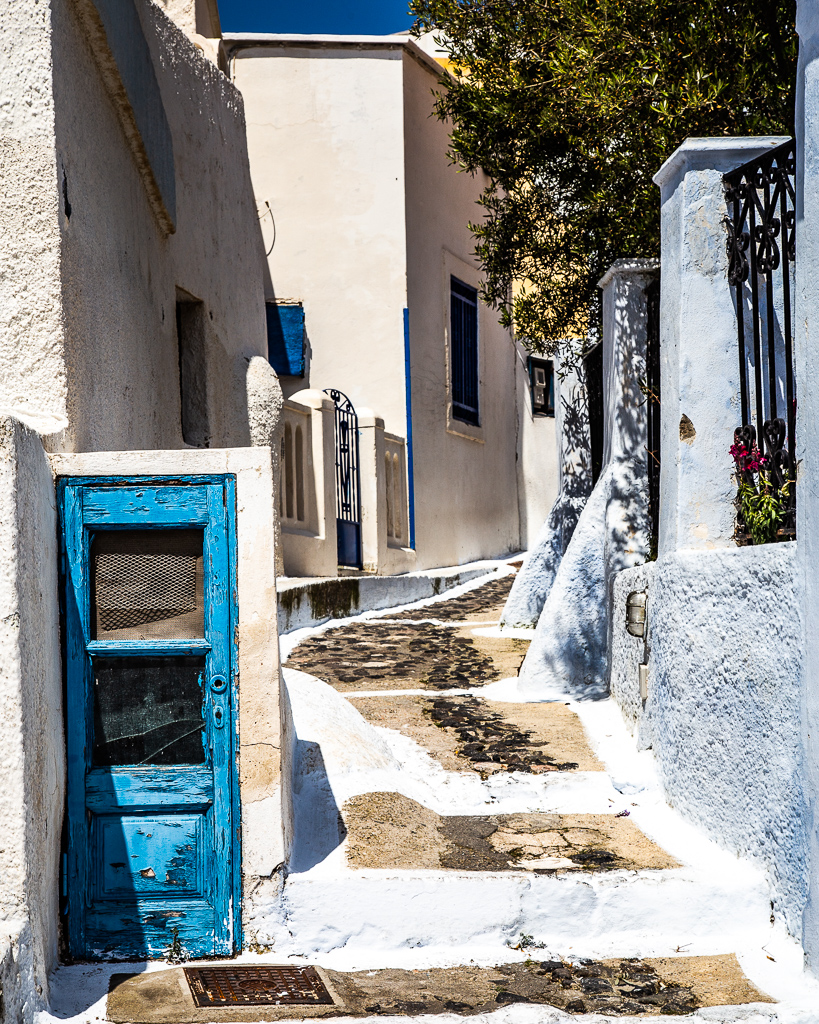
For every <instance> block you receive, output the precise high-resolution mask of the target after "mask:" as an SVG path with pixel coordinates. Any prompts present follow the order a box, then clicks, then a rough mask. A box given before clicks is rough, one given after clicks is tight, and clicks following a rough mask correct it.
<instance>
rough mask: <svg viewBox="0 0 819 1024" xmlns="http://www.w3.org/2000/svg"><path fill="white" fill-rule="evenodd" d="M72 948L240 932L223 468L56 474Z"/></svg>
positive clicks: (215, 947)
mask: <svg viewBox="0 0 819 1024" xmlns="http://www.w3.org/2000/svg"><path fill="white" fill-rule="evenodd" d="M60 496H61V512H62V517H63V529H64V573H65V625H66V637H65V645H66V676H67V750H68V800H67V804H68V850H67V854H68V857H67V859H68V875H67V889H68V915H69V916H68V921H69V928H68V930H69V945H70V949H71V952H72V954H73V955H74V956H76V957H84V958H91V959H94V958H106V957H135V956H136V957H157V956H163V955H166V954H167V952H168V951H169V949H170V947H171V946H172V945H174V943H175V942H176V941H177V940H178V942H179V943H181V945H182V946H183V947H185V949H186V950H187V951H188V952H189V953H190V954H191V955H195V956H212V955H226V954H230V953H232V952H233V951H234V949H235V948H236V946H237V943H238V928H237V927H236V924H237V921H236V918H237V914H238V908H239V904H240V900H239V894H238V892H235V891H234V884H235V883H234V879H235V878H237V877H238V870H237V867H238V865H237V864H236V860H237V858H238V851H237V849H236V841H235V839H236V836H237V835H238V808H237V806H236V803H237V802H236V799H235V793H236V784H235V783H236V780H235V776H234V771H233V766H234V762H235V748H234V729H233V709H234V705H235V698H234V689H235V687H234V670H235V659H234V657H233V653H232V638H233V631H234V621H235V602H233V600H232V594H233V586H232V574H233V571H234V570H233V564H234V560H233V557H232V545H233V542H234V526H233V522H234V520H233V513H232V510H233V508H234V490H233V481H232V479H231V478H229V477H226V478H208V479H207V480H206V481H204V482H203V481H201V480H199V481H197V482H195V483H193V482H192V483H191V484H188V485H186V484H184V483H180V482H179V481H178V480H175V481H174V482H173V483H170V482H169V483H163V482H161V481H152V482H147V481H146V482H144V483H143V482H139V483H133V482H121V481H112V482H111V483H110V484H108V483H106V484H104V485H100V483H99V481H93V482H91V481H87V480H66V481H62V482H61V485H60Z"/></svg>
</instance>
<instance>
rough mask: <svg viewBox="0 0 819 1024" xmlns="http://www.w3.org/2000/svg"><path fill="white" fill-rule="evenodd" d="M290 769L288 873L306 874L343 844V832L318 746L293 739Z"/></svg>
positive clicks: (311, 742)
mask: <svg viewBox="0 0 819 1024" xmlns="http://www.w3.org/2000/svg"><path fill="white" fill-rule="evenodd" d="M293 767H294V774H293V804H294V828H293V847H292V850H291V854H290V864H289V869H290V871H291V872H299V871H309V870H310V868H312V867H315V866H316V864H320V863H321V861H323V860H324V859H325V858H326V857H328V856H329V855H330V854H331V853H332V852H333V850H335V849H336V848H337V847H339V846H340V845H341V844H342V843H343V842H344V839H345V838H346V836H347V829H346V828H345V826H344V819H343V818H342V816H341V810H340V808H339V806H338V804H337V803H336V799H335V797H334V796H333V790H332V788H331V786H330V780H329V779H328V777H327V768H326V766H325V764H324V756H323V755H322V752H321V746H320V744H318V743H315V742H313V741H312V740H300V739H298V738H297V739H296V742H295V749H294V752H293Z"/></svg>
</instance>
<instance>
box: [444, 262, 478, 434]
mask: <svg viewBox="0 0 819 1024" xmlns="http://www.w3.org/2000/svg"><path fill="white" fill-rule="evenodd" d="M449 323H450V360H451V366H452V416H453V418H454V419H456V420H463V421H464V422H465V423H474V424H475V426H478V425H479V424H480V416H479V410H478V292H477V290H476V289H475V288H471V287H470V286H469V285H468V284H464V283H463V281H459V280H458V278H457V277H451V278H450V317H449Z"/></svg>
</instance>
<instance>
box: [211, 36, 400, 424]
mask: <svg viewBox="0 0 819 1024" xmlns="http://www.w3.org/2000/svg"><path fill="white" fill-rule="evenodd" d="M243 38H244V39H245V40H246V41H248V42H250V41H252V40H253V39H254V38H255V37H252V36H249V37H243ZM226 45H227V48H228V53H230V54H232V55H233V56H232V60H231V72H232V76H233V80H234V82H235V83H236V85H237V86H238V88H239V89H240V90H241V92H242V95H243V97H244V102H245V107H246V110H247V124H248V130H247V135H248V150H249V153H250V164H251V172H252V178H253V188H254V190H255V196H256V200H257V202H258V203H259V204H260V209H261V210H265V211H266V207H265V206H264V204H265V203H269V205H270V210H271V212H272V220H271V216H270V215H269V214H266V215H265V217H264V219H263V221H262V225H263V229H264V237H265V247H266V248H269V247H270V246H271V245H272V246H273V247H272V249H271V251H270V255H269V257H268V260H267V284H266V292H267V298H268V300H272V299H278V300H287V299H293V300H298V301H301V302H303V303H304V311H305V327H306V334H307V347H308V355H307V359H308V366H307V373H306V376H305V378H304V379H300V378H285V380H284V390H285V394H286V395H288V396H289V395H290V394H293V393H295V392H296V391H300V390H302V389H303V388H306V387H311V388H316V389H319V390H323V389H324V388H330V387H335V388H338V389H339V390H341V391H343V392H344V393H345V394H346V395H348V396H349V398H350V399H351V400H352V402H353V404H354V405H355V406H357V407H358V406H368V407H372V408H375V409H376V410H377V412H378V413H379V415H381V416H383V417H384V422H385V426H386V428H387V429H388V430H390V431H393V432H395V433H400V434H402V435H405V434H406V408H405V399H404V327H403V310H404V307H405V306H406V288H407V285H406V266H405V260H406V236H405V224H404V157H403V115H402V90H403V85H402V61H401V53H402V48H401V45H400V43H395V44H394V45H392V46H378V47H372V48H370V49H366V48H358V49H347V48H343V47H341V46H337V47H335V48H334V47H332V46H330V45H327V46H322V47H319V46H310V45H304V46H296V45H292V46H282V45H276V44H274V43H272V42H271V43H266V42H264V37H259V42H258V43H257V44H256V45H245V44H243V45H241V46H239V45H238V42H237V40H236V38H235V37H232V36H228V37H227V43H226ZM274 222H275V227H274V226H273V223H274ZM274 238H275V244H273V243H274Z"/></svg>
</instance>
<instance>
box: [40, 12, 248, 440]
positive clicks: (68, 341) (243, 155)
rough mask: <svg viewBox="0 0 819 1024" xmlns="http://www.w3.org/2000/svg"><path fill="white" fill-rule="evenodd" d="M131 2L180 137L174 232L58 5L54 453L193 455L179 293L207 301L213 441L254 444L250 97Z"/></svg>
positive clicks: (86, 48) (78, 34) (86, 50)
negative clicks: (183, 390)
mask: <svg viewBox="0 0 819 1024" xmlns="http://www.w3.org/2000/svg"><path fill="white" fill-rule="evenodd" d="M136 3H137V8H138V12H139V15H140V18H141V24H142V28H143V31H144V34H145V37H146V39H147V41H148V45H149V48H150V51H151V54H152V57H153V64H154V70H155V73H156V77H157V80H158V83H159V88H160V92H161V96H162V101H163V104H164V107H165V112H166V115H167V119H168V122H169V124H170V128H171V134H172V137H173V149H174V162H175V166H176V210H177V217H176V232H175V233H174V234H172V235H165V233H164V232H163V231H162V229H161V226H160V224H159V223H158V221H157V219H156V217H155V216H154V214H153V211H152V209H151V206H150V203H149V200H148V193H147V191H146V188H145V184H144V182H143V180H142V176H141V174H140V171H139V169H138V167H137V165H136V162H135V161H134V158H133V155H132V152H131V150H130V148H129V146H128V144H127V142H126V139H125V135H124V132H123V128H122V125H121V123H120V120H119V118H118V116H117V112H116V108H115V106H114V104H113V103H112V100H111V93H110V83H107V82H106V80H105V78H104V75H103V73H102V72H101V71H100V66H99V62H98V60H97V59H96V58H95V54H94V52H93V49H92V45H91V43H90V42H89V41H88V39H87V38H86V37H85V36H84V33H83V30H82V24H81V22H80V20H79V18H78V16H77V11H76V9H75V7H74V0H55V2H54V4H53V5H52V10H53V14H52V17H53V37H52V47H53V48H52V52H51V58H52V60H53V75H54V81H53V90H54V116H55V120H56V168H55V169H54V176H55V188H56V187H57V186H59V193H60V205H59V213H58V223H59V231H60V243H61V254H60V279H61V292H62V302H63V307H64V319H65V347H66V365H65V374H66V379H67V386H68V418H69V425H68V428H67V430H66V432H65V435H64V436H63V438H62V440H61V441H60V442H59V446H60V447H62V449H63V450H86V451H88V450H117V449H128V448H172V447H182V446H183V440H182V436H181V426H180V416H181V410H180V393H179V365H178V351H177V340H176V322H175V303H176V298H177V289H181V290H182V291H183V293H184V295H185V297H188V298H190V297H192V298H195V299H199V300H201V301H202V302H203V303H204V309H205V316H204V323H205V359H204V362H205V367H204V369H205V372H206V376H207V412H208V420H209V435H210V445H211V446H220V445H241V444H249V443H250V429H251V428H250V423H249V419H248V411H247V408H248V381H247V377H248V367H249V362H250V359H251V358H252V357H253V356H266V351H267V346H266V328H265V319H264V305H263V291H262V286H263V276H264V261H263V251H262V248H261V246H262V243H261V237H260V232H259V228H258V222H257V217H256V212H255V207H254V201H253V194H252V189H251V185H250V175H249V165H248V160H247V149H246V142H245V125H244V111H243V105H242V99H241V96H240V95H239V93H238V91H237V90H236V89H235V87H234V86H233V85H231V83H230V82H229V81H228V80H227V79H226V78H225V77H224V75H222V74H221V73H220V72H219V71H218V70H217V69H216V68H215V67H214V65H213V64H212V63H211V62H210V61H208V60H206V59H205V58H204V56H203V55H202V53H201V52H200V51H199V50H198V49H197V48H196V47H195V46H194V45H193V43H192V42H191V41H190V40H189V39H188V38H187V36H186V35H185V34H184V33H183V32H182V31H181V30H180V29H179V28H177V26H176V25H174V24H173V23H172V22H171V21H170V20H169V19H168V18H167V17H166V16H165V14H164V13H163V12H162V11H161V10H160V8H158V7H157V6H156V5H154V4H153V3H150V2H149V0H136ZM51 131H52V132H53V131H54V128H53V126H52V128H51ZM53 145H54V142H53V141H52V146H53Z"/></svg>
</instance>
